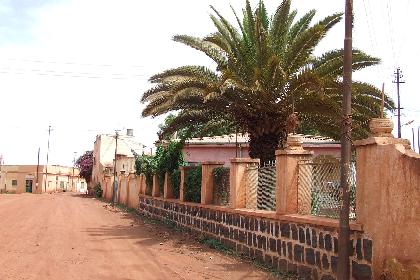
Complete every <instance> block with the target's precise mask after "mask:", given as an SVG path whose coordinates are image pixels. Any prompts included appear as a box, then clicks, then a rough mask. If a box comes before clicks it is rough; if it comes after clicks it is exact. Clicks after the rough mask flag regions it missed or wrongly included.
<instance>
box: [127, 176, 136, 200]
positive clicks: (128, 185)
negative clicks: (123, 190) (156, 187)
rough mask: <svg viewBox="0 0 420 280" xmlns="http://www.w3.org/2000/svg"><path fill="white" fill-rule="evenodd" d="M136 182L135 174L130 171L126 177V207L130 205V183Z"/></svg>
mask: <svg viewBox="0 0 420 280" xmlns="http://www.w3.org/2000/svg"><path fill="white" fill-rule="evenodd" d="M135 180H136V174H135V172H134V171H131V172H130V174H129V175H128V180H127V199H126V205H127V206H128V204H129V203H130V199H132V198H131V197H130V195H131V186H130V185H131V184H132V183H131V182H133V181H135Z"/></svg>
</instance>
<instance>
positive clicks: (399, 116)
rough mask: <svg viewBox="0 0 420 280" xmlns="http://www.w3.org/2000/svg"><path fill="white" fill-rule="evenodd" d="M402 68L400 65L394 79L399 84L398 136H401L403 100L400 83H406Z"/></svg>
mask: <svg viewBox="0 0 420 280" xmlns="http://www.w3.org/2000/svg"><path fill="white" fill-rule="evenodd" d="M401 72H402V71H401V69H400V68H399V67H398V68H397V71H396V72H394V74H395V78H396V80H395V81H392V82H393V83H394V84H397V117H398V138H401V126H402V125H401V109H402V108H401V100H400V84H404V83H405V82H404V81H401V78H402V77H403V76H402V74H401Z"/></svg>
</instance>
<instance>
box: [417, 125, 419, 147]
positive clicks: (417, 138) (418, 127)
mask: <svg viewBox="0 0 420 280" xmlns="http://www.w3.org/2000/svg"><path fill="white" fill-rule="evenodd" d="M419 137H420V126H418V127H417V152H418V153H420V138H419Z"/></svg>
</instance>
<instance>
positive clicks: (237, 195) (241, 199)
mask: <svg viewBox="0 0 420 280" xmlns="http://www.w3.org/2000/svg"><path fill="white" fill-rule="evenodd" d="M259 162H260V160H259V159H252V158H233V159H231V160H230V163H231V165H230V178H229V179H230V206H231V208H245V207H246V169H247V166H248V165H258V164H259Z"/></svg>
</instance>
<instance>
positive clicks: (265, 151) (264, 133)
mask: <svg viewBox="0 0 420 280" xmlns="http://www.w3.org/2000/svg"><path fill="white" fill-rule="evenodd" d="M285 135H286V133H285V131H284V130H281V129H279V128H278V127H277V128H275V127H264V129H262V128H261V127H259V128H258V129H256V130H251V131H249V156H250V157H251V158H259V159H260V162H261V164H263V163H267V162H270V161H273V160H275V159H276V155H275V152H276V149H278V148H279V147H282V143H283V140H285V139H284V137H285Z"/></svg>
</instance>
